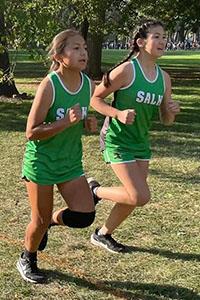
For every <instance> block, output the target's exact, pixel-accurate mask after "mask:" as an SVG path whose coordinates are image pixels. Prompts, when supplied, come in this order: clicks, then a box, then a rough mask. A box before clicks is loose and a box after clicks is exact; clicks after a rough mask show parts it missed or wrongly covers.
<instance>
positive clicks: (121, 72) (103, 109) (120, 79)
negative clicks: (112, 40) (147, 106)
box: [90, 62, 135, 124]
mask: <svg viewBox="0 0 200 300" xmlns="http://www.w3.org/2000/svg"><path fill="white" fill-rule="evenodd" d="M130 70H132V67H131V64H130V62H126V63H124V64H122V65H120V66H119V67H117V68H116V69H114V70H113V71H112V72H111V73H110V82H111V85H110V86H109V87H105V86H104V84H103V82H101V83H100V84H99V85H98V86H97V87H96V89H95V91H94V94H93V97H92V99H91V102H90V104H91V106H92V107H93V108H94V109H95V110H96V111H98V112H99V113H101V114H103V115H105V116H109V117H112V118H116V119H118V120H119V121H121V122H122V123H124V124H131V123H132V122H133V120H134V117H135V112H134V110H132V109H127V110H123V111H121V110H118V109H116V108H115V107H112V106H110V105H109V104H108V103H106V102H105V100H104V99H105V98H106V97H107V96H108V95H110V94H112V93H113V92H115V91H117V90H119V89H120V88H122V87H124V86H127V85H128V84H129V83H130Z"/></svg>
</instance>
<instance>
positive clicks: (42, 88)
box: [36, 75, 54, 99]
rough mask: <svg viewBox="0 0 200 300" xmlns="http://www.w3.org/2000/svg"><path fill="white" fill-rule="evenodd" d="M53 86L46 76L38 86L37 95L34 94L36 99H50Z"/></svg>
mask: <svg viewBox="0 0 200 300" xmlns="http://www.w3.org/2000/svg"><path fill="white" fill-rule="evenodd" d="M53 89H54V88H53V85H52V82H51V80H50V78H49V76H48V75H47V76H46V77H45V78H44V79H43V80H42V81H41V82H40V84H39V86H38V89H37V93H36V98H38V97H39V98H44V97H45V98H49V99H52V95H53Z"/></svg>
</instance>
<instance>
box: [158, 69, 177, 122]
mask: <svg viewBox="0 0 200 300" xmlns="http://www.w3.org/2000/svg"><path fill="white" fill-rule="evenodd" d="M164 78H165V86H166V90H165V94H164V98H163V101H162V103H161V106H160V119H161V122H162V123H163V124H164V125H171V124H172V123H173V122H174V120H175V116H176V114H178V113H179V112H180V106H179V103H178V102H175V101H173V100H172V98H171V93H172V90H171V79H170V76H169V75H168V74H167V73H166V72H164Z"/></svg>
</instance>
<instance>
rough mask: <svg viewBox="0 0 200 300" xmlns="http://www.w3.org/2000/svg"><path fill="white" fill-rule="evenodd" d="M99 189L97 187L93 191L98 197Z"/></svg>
mask: <svg viewBox="0 0 200 300" xmlns="http://www.w3.org/2000/svg"><path fill="white" fill-rule="evenodd" d="M98 188H99V187H98V186H97V187H95V188H94V189H93V193H94V194H95V195H96V196H97V189H98Z"/></svg>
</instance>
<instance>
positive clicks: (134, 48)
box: [103, 20, 164, 87]
mask: <svg viewBox="0 0 200 300" xmlns="http://www.w3.org/2000/svg"><path fill="white" fill-rule="evenodd" d="M156 26H161V27H164V25H163V23H162V22H161V21H156V20H148V21H146V22H144V23H143V24H142V25H140V26H139V27H138V28H137V29H136V31H135V32H134V37H133V41H132V45H131V52H130V53H129V54H128V56H127V57H126V58H125V59H124V60H122V61H121V62H119V63H118V64H117V65H115V66H114V67H113V68H111V69H109V70H108V71H107V72H106V73H105V74H104V75H103V84H104V86H105V87H109V86H110V85H111V83H110V78H109V75H110V72H111V71H112V70H114V69H115V68H117V67H118V66H120V65H121V64H123V63H124V62H126V61H128V60H129V59H130V58H131V56H132V55H134V54H135V53H138V52H140V48H139V46H138V44H137V40H138V39H139V38H142V39H146V38H147V34H148V32H149V29H150V28H152V27H156Z"/></svg>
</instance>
